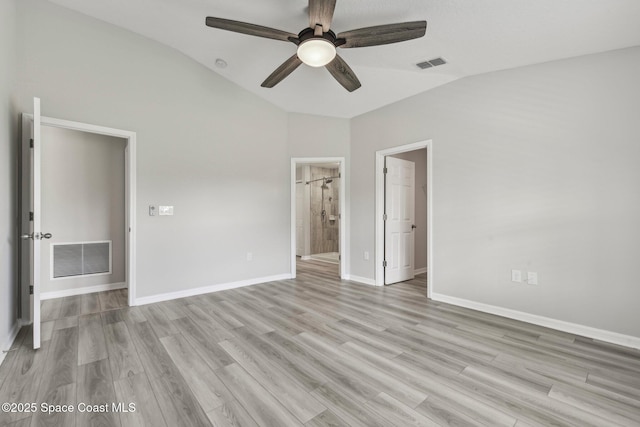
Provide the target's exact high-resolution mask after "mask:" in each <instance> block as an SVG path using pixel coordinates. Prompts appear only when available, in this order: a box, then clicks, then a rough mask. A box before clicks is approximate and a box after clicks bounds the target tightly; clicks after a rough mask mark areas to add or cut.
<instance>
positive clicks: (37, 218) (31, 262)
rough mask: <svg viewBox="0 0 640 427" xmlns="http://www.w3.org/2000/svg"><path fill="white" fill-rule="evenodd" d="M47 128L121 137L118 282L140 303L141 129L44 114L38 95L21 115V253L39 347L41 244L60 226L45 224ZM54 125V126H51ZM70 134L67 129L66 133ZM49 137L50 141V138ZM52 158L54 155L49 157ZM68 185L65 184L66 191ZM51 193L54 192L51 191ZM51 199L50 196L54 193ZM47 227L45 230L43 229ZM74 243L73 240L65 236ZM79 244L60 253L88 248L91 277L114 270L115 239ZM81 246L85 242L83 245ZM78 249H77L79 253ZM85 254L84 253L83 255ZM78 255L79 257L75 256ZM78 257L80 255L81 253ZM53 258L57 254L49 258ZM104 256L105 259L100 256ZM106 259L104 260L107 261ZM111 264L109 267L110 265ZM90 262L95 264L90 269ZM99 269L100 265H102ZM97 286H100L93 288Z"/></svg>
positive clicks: (27, 316)
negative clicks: (138, 179)
mask: <svg viewBox="0 0 640 427" xmlns="http://www.w3.org/2000/svg"><path fill="white" fill-rule="evenodd" d="M43 130H44V131H45V132H44V133H45V134H47V133H49V134H52V133H56V131H61V132H63V133H64V132H68V131H73V132H79V134H84V135H93V136H102V137H107V138H106V140H110V141H114V142H115V141H117V142H119V143H120V144H121V147H123V149H124V153H123V154H124V164H123V165H122V168H121V169H120V173H121V174H123V175H124V176H120V177H119V178H120V180H119V182H120V183H121V184H123V191H124V197H123V199H124V200H123V201H122V202H123V203H122V205H121V207H122V209H123V211H124V215H123V217H122V219H121V221H120V222H119V223H118V224H116V225H115V226H116V227H118V228H120V230H118V231H119V232H120V233H119V235H120V236H121V237H120V240H121V241H122V244H123V246H124V247H123V250H122V251H121V256H122V263H121V270H123V271H122V274H121V277H122V278H123V279H124V282H121V283H118V284H117V285H118V286H119V287H125V288H127V289H128V303H129V305H135V285H136V282H135V200H136V198H135V183H136V179H135V176H136V174H135V164H136V162H135V153H136V146H135V144H136V134H135V133H134V132H129V131H124V130H119V129H113V128H107V127H102V126H95V125H90V124H85V123H79V122H72V121H68V120H61V119H55V118H50V117H44V116H41V115H40V100H39V99H37V98H36V99H34V114H23V115H22V150H21V157H22V176H23V180H22V188H21V227H22V233H23V234H22V238H23V239H24V240H23V242H24V243H23V245H22V251H21V256H20V260H21V261H20V262H21V273H20V274H21V286H22V292H21V313H22V318H23V322H24V323H29V322H33V324H34V328H33V334H34V340H33V342H34V348H38V347H39V345H40V297H41V287H40V285H41V281H42V280H41V279H42V273H41V266H42V264H44V263H45V262H48V260H42V261H41V259H40V258H41V255H42V246H43V243H45V242H44V240H43V239H45V240H46V243H47V247H48V246H49V245H48V243H49V241H48V240H49V239H50V238H51V237H52V234H53V233H55V232H56V231H55V230H42V229H41V228H42V221H41V217H42V212H41V210H42V208H41V206H42V201H43V200H45V201H46V197H47V194H44V193H43V191H51V190H50V189H49V190H47V187H46V186H43V185H42V179H41V178H42V162H41V161H42V142H43V141H42V135H43V132H42V131H43ZM49 131H53V132H49ZM66 135H67V136H68V135H69V134H68V133H67V134H66ZM45 143H46V142H45ZM48 161H49V162H50V161H51V159H49V160H48ZM64 191H66V189H63V190H61V192H64ZM48 196H51V194H49V195H48ZM49 200H51V198H49ZM68 208H69V209H73V206H68ZM43 231H46V232H43ZM64 243H69V242H64ZM74 243H77V244H76V245H66V246H65V245H61V249H62V250H61V252H60V253H61V254H62V255H68V254H69V252H73V251H74V250H77V251H76V252H77V253H79V254H83V253H84V258H82V259H84V260H85V261H87V262H85V264H86V265H87V267H88V270H86V271H89V272H90V273H97V274H93V275H92V274H89V275H88V276H90V278H92V279H95V278H96V277H98V276H99V275H100V272H103V270H104V271H111V269H112V268H113V265H112V264H111V263H109V262H106V261H104V259H103V258H104V257H103V255H105V254H107V255H105V256H107V257H108V258H109V259H111V251H112V247H111V243H109V244H107V242H104V241H100V242H74ZM87 243H94V245H87ZM76 246H81V248H78V247H76ZM76 252H74V253H76ZM81 256H82V255H81ZM71 258H73V259H75V258H74V257H71ZM76 258H77V257H76ZM49 259H52V258H49ZM96 261H100V262H96ZM101 263H103V264H104V265H102V264H101ZM107 266H108V267H107ZM48 267H51V268H48V269H45V270H49V272H48V273H47V275H49V276H51V277H55V273H54V267H53V265H48ZM90 268H93V269H96V268H97V270H95V271H91V270H90ZM98 270H99V271H98ZM93 288H96V289H93ZM98 288H100V285H98V286H97V287H96V286H88V287H81V288H80V289H73V290H71V291H68V292H71V293H69V294H68V295H80V294H82V293H86V292H93V291H98V290H101V289H98ZM63 294H64V292H63V293H61V294H60V295H55V294H54V295H51V296H66V295H67V294H65V295H63Z"/></svg>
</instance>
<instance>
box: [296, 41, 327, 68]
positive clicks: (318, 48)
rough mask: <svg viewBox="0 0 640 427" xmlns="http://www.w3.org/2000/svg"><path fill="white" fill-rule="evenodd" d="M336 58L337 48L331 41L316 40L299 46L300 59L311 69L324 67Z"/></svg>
mask: <svg viewBox="0 0 640 427" xmlns="http://www.w3.org/2000/svg"><path fill="white" fill-rule="evenodd" d="M335 57H336V47H335V46H334V45H333V43H331V42H330V41H329V40H325V39H321V38H314V39H309V40H306V41H304V42H302V43H300V45H299V46H298V58H300V60H301V61H302V62H304V63H305V64H307V65H309V66H311V67H323V66H325V65H327V64H328V63H329V62H331V61H333V58H335Z"/></svg>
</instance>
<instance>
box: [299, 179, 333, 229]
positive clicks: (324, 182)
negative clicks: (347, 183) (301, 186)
mask: <svg viewBox="0 0 640 427" xmlns="http://www.w3.org/2000/svg"><path fill="white" fill-rule="evenodd" d="M338 178H340V174H338V176H329V177H327V176H323V177H322V178H317V179H312V180H310V181H307V185H309V184H311V183H312V182H317V181H322V185H321V186H320V189H321V190H322V194H321V197H320V198H321V200H322V210H321V211H320V218H321V220H322V222H326V221H327V210H326V209H325V207H324V201H325V197H324V190H328V189H329V186H328V185H327V184H331V183H332V182H333V180H334V179H338ZM332 201H333V196H329V203H331V202H332Z"/></svg>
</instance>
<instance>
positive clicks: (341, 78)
mask: <svg viewBox="0 0 640 427" xmlns="http://www.w3.org/2000/svg"><path fill="white" fill-rule="evenodd" d="M325 67H327V70H329V72H330V73H331V75H332V76H333V77H334V78H335V79H336V80H337V81H338V83H340V84H341V85H342V86H343V87H344V88H345V89H346V90H348V91H349V92H353V91H354V90H356V89H358V88H359V87H360V86H362V85H361V84H360V80H358V78H357V77H356V75H355V73H354V72H353V70H352V69H351V67H349V65H347V63H346V62H344V59H342V58H341V57H340V55H336V57H335V58H334V59H333V61H331V62H330V63H328V64H327V65H325Z"/></svg>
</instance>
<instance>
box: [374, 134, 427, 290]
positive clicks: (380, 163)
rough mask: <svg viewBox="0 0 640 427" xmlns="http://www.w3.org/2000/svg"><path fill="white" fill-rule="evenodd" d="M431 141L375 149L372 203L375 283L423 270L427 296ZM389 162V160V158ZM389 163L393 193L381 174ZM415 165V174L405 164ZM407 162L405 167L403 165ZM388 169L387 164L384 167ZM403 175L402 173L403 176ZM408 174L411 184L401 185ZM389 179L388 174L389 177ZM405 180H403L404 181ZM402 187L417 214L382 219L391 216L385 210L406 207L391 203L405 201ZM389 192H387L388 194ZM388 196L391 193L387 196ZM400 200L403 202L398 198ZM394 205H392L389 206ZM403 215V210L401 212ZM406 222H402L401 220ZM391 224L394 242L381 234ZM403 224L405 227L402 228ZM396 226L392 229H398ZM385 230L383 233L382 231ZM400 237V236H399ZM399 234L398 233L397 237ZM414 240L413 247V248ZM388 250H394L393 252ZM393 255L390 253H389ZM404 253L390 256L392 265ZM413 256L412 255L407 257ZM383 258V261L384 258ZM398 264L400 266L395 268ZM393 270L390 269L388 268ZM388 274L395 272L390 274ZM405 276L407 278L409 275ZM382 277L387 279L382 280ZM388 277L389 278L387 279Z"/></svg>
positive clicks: (379, 283) (400, 278)
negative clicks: (374, 194)
mask: <svg viewBox="0 0 640 427" xmlns="http://www.w3.org/2000/svg"><path fill="white" fill-rule="evenodd" d="M432 152H433V150H432V142H431V141H430V140H429V141H423V142H417V143H413V144H407V145H402V146H398V147H393V148H389V149H385V150H380V151H377V152H376V205H375V226H376V232H375V244H376V252H375V254H376V255H375V258H376V267H375V281H376V285H378V286H383V285H384V284H385V282H394V281H400V280H406V278H405V277H404V276H407V274H410V276H413V274H422V273H426V276H427V278H426V279H427V283H428V286H427V290H426V293H427V296H428V297H430V296H431V293H432V290H433V279H432V277H433V261H432V260H433V250H432V239H433V233H432V214H431V212H432V208H433V203H432V198H433V191H432V190H431V188H432V184H433V180H432V178H431V176H432V169H433V168H432V161H433V155H432ZM389 159H391V160H393V162H391V160H389ZM387 162H389V163H393V165H394V167H395V171H394V172H393V174H394V177H393V178H392V179H395V180H396V181H398V183H396V184H397V185H396V188H395V193H398V194H390V193H392V192H393V191H394V189H392V188H390V189H387V188H386V186H387V185H390V184H389V183H388V182H387V181H388V180H387V179H385V178H386V176H385V164H386V163H387ZM414 164H415V165H416V169H415V174H413V172H412V169H411V168H410V167H409V166H412V165H414ZM403 165H404V166H407V167H406V168H405V167H403ZM403 169H404V170H406V171H409V172H411V173H409V172H407V174H403V172H402V170H403ZM389 170H391V169H389V168H387V171H389ZM405 175H406V176H405ZM409 176H411V179H412V182H411V183H410V184H411V185H408V184H407V185H403V184H402V182H403V181H406V180H407V177H409ZM390 179H391V178H390ZM405 184H406V183H405ZM402 191H406V192H409V191H410V192H411V193H412V194H411V198H412V199H413V200H411V201H410V202H407V203H408V205H407V206H409V205H411V206H410V209H414V206H413V205H412V203H414V202H415V209H416V212H417V215H415V217H411V215H410V214H407V215H406V218H404V219H405V220H404V221H400V220H398V219H397V218H396V220H395V222H396V223H397V224H395V223H393V224H392V223H390V222H388V221H387V220H385V213H386V214H387V219H388V220H391V219H393V218H391V216H392V215H390V212H387V210H390V209H396V210H397V211H402V209H409V208H408V207H402V208H401V207H400V206H395V205H396V204H400V203H405V202H406V200H405V199H409V197H408V196H407V195H406V194H402ZM388 193H389V194H388ZM389 196H391V197H389ZM401 201H403V202H401ZM393 206H395V208H394V207H393ZM402 216H403V217H404V213H403V215H402ZM404 222H406V224H404ZM393 227H396V228H397V229H398V230H400V231H399V232H397V233H396V235H395V236H393V237H397V239H396V245H393V244H392V243H393V242H390V241H389V236H387V237H385V234H387V235H388V234H389V233H390V231H393ZM404 228H406V230H405V229H404ZM398 230H396V231H398ZM385 231H386V233H385ZM403 235H404V236H408V237H403V238H402V239H401V238H400V237H402V236H403ZM398 236H399V237H398ZM414 242H415V248H414V245H413V244H414ZM390 251H394V252H393V254H392V253H390ZM392 255H393V256H392ZM394 256H395V257H396V258H397V257H401V258H402V257H405V256H406V258H407V259H401V260H400V261H398V259H393V265H392V264H391V263H390V260H391V259H392V258H393V257H394ZM410 257H413V259H409V258H410ZM385 261H386V262H385ZM399 265H401V267H403V268H404V271H401V270H403V268H399ZM409 265H410V269H411V270H410V272H407V271H406V270H407V268H409ZM392 268H393V269H394V270H391V269H392ZM403 274H404V276H403ZM391 276H395V278H394V277H391ZM410 276H407V278H410ZM385 277H386V278H387V280H385ZM390 279H391V280H390Z"/></svg>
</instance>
